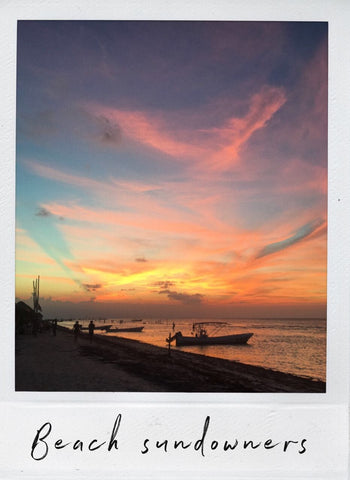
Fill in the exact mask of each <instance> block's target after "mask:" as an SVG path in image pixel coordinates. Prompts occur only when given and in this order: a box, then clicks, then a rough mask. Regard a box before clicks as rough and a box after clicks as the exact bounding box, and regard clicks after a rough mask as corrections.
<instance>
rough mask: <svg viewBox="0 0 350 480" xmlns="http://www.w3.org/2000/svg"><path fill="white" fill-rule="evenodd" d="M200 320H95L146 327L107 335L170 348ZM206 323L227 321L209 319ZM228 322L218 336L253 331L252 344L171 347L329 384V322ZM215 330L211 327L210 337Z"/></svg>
mask: <svg viewBox="0 0 350 480" xmlns="http://www.w3.org/2000/svg"><path fill="white" fill-rule="evenodd" d="M200 321H201V319H196V318H192V319H174V320H173V319H171V320H155V319H142V320H141V321H138V322H135V321H129V320H120V319H107V320H103V321H102V320H94V323H95V325H96V326H98V325H104V324H105V325H107V324H112V325H113V327H117V326H120V327H127V326H141V325H142V326H143V327H144V329H143V331H142V332H134V333H132V332H123V333H106V334H105V335H106V336H107V337H109V336H123V337H126V338H131V339H135V340H139V341H141V342H145V343H150V344H153V345H158V346H161V347H166V346H167V343H166V338H167V337H168V336H169V333H171V334H173V333H174V332H178V331H181V332H182V334H183V335H191V330H192V324H193V323H195V322H200ZM203 321H204V320H203ZM205 321H223V320H222V319H221V320H219V319H206V320H205ZM224 321H225V322H227V325H226V326H225V327H223V328H222V330H220V332H217V335H227V334H232V333H247V332H251V333H253V334H254V335H253V337H252V338H251V339H250V340H249V342H248V344H246V345H205V346H187V347H176V346H175V342H173V343H172V346H171V348H172V349H178V350H184V351H187V352H193V353H200V354H202V355H208V356H211V357H218V358H224V359H228V360H235V361H238V362H241V363H246V364H250V365H257V366H262V367H265V368H270V369H273V370H278V371H281V372H286V373H292V374H295V375H298V376H303V377H309V378H314V379H319V380H323V381H326V320H325V319H299V318H298V319H295V318H294V319H286V318H283V319H228V320H226V319H225V320H224ZM173 322H174V323H175V329H174V330H173ZM79 323H80V324H81V325H83V326H87V324H88V323H89V320H79ZM63 324H64V325H66V326H73V323H72V322H63ZM211 328H212V327H208V333H209V335H210V333H211ZM98 333H103V332H98Z"/></svg>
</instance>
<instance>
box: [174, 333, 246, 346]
mask: <svg viewBox="0 0 350 480" xmlns="http://www.w3.org/2000/svg"><path fill="white" fill-rule="evenodd" d="M252 336H253V334H252V333H239V334H236V335H223V336H221V337H204V336H201V337H184V336H183V335H182V334H181V333H180V334H179V333H178V334H176V346H177V347H184V346H187V345H243V344H245V343H247V342H248V340H249V339H250V338H251V337H252Z"/></svg>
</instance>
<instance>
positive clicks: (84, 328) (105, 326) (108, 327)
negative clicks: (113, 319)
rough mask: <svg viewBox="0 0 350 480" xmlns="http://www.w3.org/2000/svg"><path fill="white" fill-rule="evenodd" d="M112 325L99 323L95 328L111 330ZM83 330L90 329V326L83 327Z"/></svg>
mask: <svg viewBox="0 0 350 480" xmlns="http://www.w3.org/2000/svg"><path fill="white" fill-rule="evenodd" d="M111 327H112V324H111V325H98V326H97V327H95V328H94V330H105V331H106V332H109V331H110V329H111ZM81 330H89V327H88V326H84V327H81Z"/></svg>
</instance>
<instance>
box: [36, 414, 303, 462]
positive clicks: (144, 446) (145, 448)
mask: <svg viewBox="0 0 350 480" xmlns="http://www.w3.org/2000/svg"><path fill="white" fill-rule="evenodd" d="M121 423H122V414H120V413H119V414H118V415H117V417H116V419H115V421H114V424H113V428H112V431H111V434H110V436H109V437H108V438H107V439H105V440H102V439H97V438H92V439H88V440H86V439H74V440H69V441H66V440H63V439H62V438H53V427H52V424H51V422H45V423H44V424H43V425H42V426H41V427H40V428H39V429H38V430H37V433H36V435H35V437H34V440H33V443H32V446H31V457H32V458H33V459H34V460H37V461H40V460H44V459H45V458H46V457H47V456H48V454H49V452H50V451H52V450H54V451H57V450H62V449H71V450H73V451H76V452H84V451H85V452H89V453H93V452H95V451H96V450H99V449H101V448H104V449H105V450H106V452H115V451H116V450H118V448H119V443H118V438H117V437H118V432H119V429H120V427H121ZM209 426H210V416H209V415H208V416H207V417H206V418H205V421H204V424H203V429H202V433H201V434H200V436H199V438H196V439H194V440H188V439H187V440H180V439H175V440H174V439H167V438H162V439H154V438H153V439H152V438H145V439H144V440H142V441H141V443H140V446H139V447H136V448H138V452H139V453H141V454H142V455H146V454H149V453H152V451H155V450H158V451H162V452H164V453H168V452H170V451H175V450H176V451H178V452H180V451H186V450H188V449H189V450H190V449H193V450H194V451H197V452H198V453H199V454H200V455H201V456H203V457H205V456H206V454H208V453H210V452H211V451H215V450H222V451H224V452H231V451H234V450H235V449H244V450H250V451H255V450H257V449H259V450H265V451H269V450H272V449H275V448H278V449H279V450H280V451H281V452H282V453H284V452H287V450H288V451H289V450H292V449H293V451H294V452H295V453H297V454H300V455H302V454H304V453H305V452H306V451H307V450H306V442H307V439H306V438H303V439H301V440H296V439H288V440H286V439H283V440H278V441H276V440H273V439H271V438H267V439H263V440H251V439H249V440H248V439H241V440H239V439H237V438H235V437H234V436H232V437H230V439H227V440H224V441H223V440H220V441H218V440H215V439H214V438H213V437H212V436H211V438H210V435H208V432H209Z"/></svg>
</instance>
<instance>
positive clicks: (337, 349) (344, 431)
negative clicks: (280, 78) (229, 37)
mask: <svg viewBox="0 0 350 480" xmlns="http://www.w3.org/2000/svg"><path fill="white" fill-rule="evenodd" d="M0 13H1V15H0V17H1V20H0V25H1V30H0V39H1V50H0V51H1V60H2V61H1V65H2V73H1V80H0V81H1V100H2V101H1V109H0V115H1V117H0V127H1V147H2V148H1V156H2V158H1V169H2V170H1V173H2V175H1V180H0V212H1V219H2V234H1V240H0V241H1V251H2V261H1V269H0V298H1V305H2V312H3V319H2V339H1V350H0V352H1V353H0V359H1V361H2V362H1V365H2V368H1V373H2V375H1V376H2V382H1V387H0V401H1V409H0V426H2V425H6V426H7V427H8V431H10V432H11V431H12V433H10V435H9V437H10V439H9V440H8V442H7V440H6V439H5V432H4V429H3V428H2V429H1V433H0V447H1V449H2V450H3V452H2V453H0V473H2V472H1V469H2V468H4V472H5V473H6V475H8V476H9V478H17V476H21V478H31V476H33V478H34V477H35V478H40V477H41V476H43V477H44V476H45V475H47V474H48V472H51V473H52V468H53V467H54V468H57V470H55V472H56V471H57V473H55V475H56V476H57V478H80V477H79V475H80V476H82V478H90V477H91V478H92V477H93V475H94V474H96V472H97V471H98V472H99V476H100V477H102V478H110V477H111V478H112V477H113V475H116V474H117V473H120V475H119V476H121V478H148V477H152V478H163V476H164V474H166V475H167V476H168V477H169V478H178V476H179V475H181V476H182V477H183V478H187V477H188V478H197V476H198V477H201V478H209V477H210V478H212V475H213V474H214V473H215V475H216V476H217V477H219V478H226V477H227V478H232V476H231V477H230V476H229V475H234V478H327V479H328V478H329V479H332V480H333V479H338V478H339V479H344V480H345V479H346V478H348V475H349V473H350V471H349V460H348V453H346V452H347V451H348V450H349V378H350V369H349V364H350V328H349V323H350V322H349V312H350V288H349V286H350V283H349V272H350V268H349V263H350V252H349V245H350V241H349V239H350V180H349V179H350V162H349V146H350V142H349V133H348V132H349V131H350V125H349V123H350V122H349V112H350V108H349V107H350V88H349V86H350V51H349V48H348V47H347V46H348V45H350V31H349V28H348V24H349V21H350V7H349V4H348V3H347V2H346V1H343V0H325V1H319V0H309V1H308V2H305V1H301V0H276V1H272V2H270V1H267V0H266V1H258V0H255V1H254V0H243V1H241V0H221V1H199V0H197V1H186V0H174V1H170V0H169V1H164V0H163V1H162V0H153V1H152V2H147V1H146V0H144V1H143V0H136V1H129V2H126V1H120V0H116V1H114V2H110V1H108V0H105V1H101V2H98V6H96V5H93V3H92V2H86V1H84V0H70V1H68V0H61V1H60V2H56V1H43V2H41V1H35V0H32V1H24V0H23V1H16V0H15V1H13V2H11V3H9V2H8V3H6V4H5V5H1V6H0ZM40 19H42V20H53V19H56V20H69V19H71V20H141V19H142V20H233V21H234V20H246V21H248V20H255V21H262V20H269V21H324V22H328V27H329V37H328V38H329V49H328V52H329V117H328V121H329V138H328V159H329V160H328V162H329V164H328V290H327V391H326V393H325V394H268V393H266V394H247V393H244V394H243V393H242V394H236V393H235V394H226V393H225V394H224V393H223V394H219V395H218V394H212V393H203V394H202V393H195V394H192V393H186V394H185V393H162V394H159V393H147V394H145V393H86V392H76V393H74V392H69V393H68V392H40V393H38V392H15V390H14V351H15V345H14V328H13V322H14V304H15V302H14V299H15V294H14V291H15V280H14V268H15V267H14V265H15V132H16V108H15V107H16V29H17V21H18V20H40ZM96 409H98V411H99V412H100V414H99V415H97V414H96ZM81 411H84V415H85V417H82V416H81ZM121 411H123V412H125V413H124V415H123V416H124V418H125V417H127V418H131V420H130V424H131V425H134V430H133V431H131V432H129V437H130V438H126V440H125V442H126V444H129V443H130V441H131V438H135V437H136V436H137V432H139V431H140V432H142V434H143V428H144V425H145V424H146V425H148V424H149V423H150V420H149V419H150V418H152V419H153V420H152V421H153V422H155V421H156V420H155V419H158V420H157V422H158V423H157V428H159V429H160V430H161V429H162V426H164V429H167V431H169V429H170V428H171V425H170V424H171V423H172V422H177V423H176V424H174V425H173V427H172V428H173V429H174V430H176V431H187V433H188V432H191V429H192V430H193V431H195V433H196V434H197V437H198V432H199V431H201V429H202V427H203V425H202V424H203V421H202V420H203V418H206V416H207V415H208V414H205V413H204V412H206V411H207V412H211V414H210V418H211V421H212V422H214V419H216V422H217V424H218V425H220V426H221V429H224V427H225V424H226V425H229V426H231V424H232V417H237V415H238V416H240V418H242V419H245V420H246V422H248V423H249V418H250V417H251V418H255V420H256V430H254V431H255V432H256V434H257V435H258V436H259V432H260V434H261V435H263V431H264V426H265V427H266V422H265V423H264V422H262V421H260V422H259V415H261V416H262V417H264V418H265V416H267V417H266V418H269V419H270V420H271V418H272V420H271V422H272V423H271V424H269V429H270V430H275V429H276V432H277V433H278V434H280V432H282V431H283V430H287V431H288V430H289V429H290V428H291V425H290V421H291V418H292V417H293V418H294V417H295V418H294V420H293V422H294V426H296V427H298V428H302V425H303V429H304V431H307V432H309V435H310V438H311V437H313V438H314V442H315V443H314V450H315V451H314V452H312V453H311V454H310V461H309V463H308V462H305V461H304V460H303V462H302V465H301V468H299V469H298V466H297V463H298V462H297V461H296V462H294V461H293V459H291V458H290V457H287V456H286V457H284V460H283V461H282V463H281V461H280V460H278V459H277V460H276V468H275V467H273V466H272V467H271V465H266V468H261V465H262V464H261V463H260V464H259V465H260V469H259V468H258V464H257V463H256V462H257V460H255V458H256V457H254V455H253V456H250V457H249V458H248V457H247V458H246V459H245V460H244V458H243V457H244V455H243V457H239V459H240V460H239V462H238V466H237V465H235V464H234V463H233V464H232V465H230V464H229V463H227V462H226V463H225V461H224V460H223V461H222V463H221V464H220V463H218V460H217V459H214V460H210V459H208V458H206V459H205V460H204V461H203V462H202V464H201V463H200V462H199V461H198V452H193V454H192V455H187V456H186V455H184V456H183V458H182V461H184V464H185V465H183V466H182V468H178V466H176V463H175V464H172V465H171V466H169V465H168V464H167V462H168V461H169V458H170V457H171V455H169V456H168V457H166V458H165V457H164V456H163V457H161V456H160V458H158V457H159V455H156V456H155V457H154V459H156V460H157V461H158V462H159V467H157V468H154V466H152V464H151V463H150V462H147V461H145V463H144V468H143V467H138V468H140V470H138V468H135V467H136V466H137V465H136V466H135V464H134V463H135V462H134V461H133V460H132V459H131V455H128V453H126V455H125V457H124V462H121V463H119V464H116V467H115V464H114V463H113V461H111V462H109V463H108V462H107V463H105V458H104V457H103V456H102V455H100V456H99V457H98V461H99V462H100V463H98V465H97V469H95V468H93V467H91V465H90V467H89V468H90V470H88V471H87V470H86V469H85V470H84V467H83V466H82V465H83V464H82V465H80V463H79V462H78V463H77V465H78V467H75V462H76V459H75V458H76V457H74V455H68V454H67V456H66V457H65V460H66V461H67V464H66V465H65V466H64V467H63V465H62V463H60V464H58V463H56V460H54V459H53V460H52V461H51V460H49V461H48V462H46V463H45V464H44V465H43V464H42V463H41V462H35V461H34V462H33V460H32V459H31V458H30V455H29V457H28V455H27V452H28V445H29V444H28V442H29V440H30V439H32V437H33V434H35V428H34V427H35V425H37V427H36V428H39V426H40V425H41V424H42V423H44V422H45V419H46V418H47V417H50V416H51V417H52V418H55V419H56V422H60V421H61V422H63V423H64V424H65V422H66V424H65V425H66V426H65V427H64V428H68V427H67V426H68V424H69V419H71V422H74V421H77V430H78V428H79V427H78V425H80V427H81V428H82V429H83V431H85V429H86V428H87V427H86V425H85V424H84V418H86V415H87V416H88V417H89V419H90V421H91V425H92V426H93V425H95V426H96V428H97V430H98V426H99V424H100V422H102V423H103V422H105V423H106V424H107V423H108V424H109V423H110V422H111V421H112V423H113V421H114V418H115V415H116V413H117V414H118V413H120V412H121ZM178 411H181V419H180V420H179V418H178V414H177V412H178ZM25 412H27V413H25ZM28 412H30V416H31V418H32V419H33V422H31V421H29V423H30V424H31V423H33V425H32V428H31V430H30V432H29V431H28V432H27V433H26V432H24V437H25V438H26V439H27V443H25V444H23V445H22V446H20V447H19V449H18V450H16V451H13V449H15V447H14V445H15V434H14V433H13V431H16V430H19V428H21V429H24V430H25V427H26V425H25V423H23V421H24V419H26V418H27V415H28ZM198 412H201V415H198ZM271 412H274V415H275V416H272V417H271ZM199 417H200V418H199ZM262 417H261V418H262ZM133 418H134V419H135V418H137V421H134V420H132V419H133ZM335 418H336V419H337V422H335V421H334V419H335ZM41 419H42V420H41ZM193 419H196V421H194V420H193ZM200 419H202V420H200ZM273 419H275V421H276V422H279V425H278V427H277V426H276V425H274V424H273ZM34 420H35V421H34ZM305 421H306V425H305V423H303V422H305ZM151 423H152V422H151ZM192 423H193V424H192ZM248 423H247V424H248ZM20 425H21V427H20ZM91 425H90V426H91ZM319 425H321V426H322V425H323V427H324V429H323V430H324V431H322V428H318V427H319ZM28 428H29V427H28ZM247 428H248V427H247ZM181 429H182V430H181ZM186 429H187V430H186ZM259 429H260V430H259ZM248 430H249V432H250V434H251V435H252V432H253V430H252V429H251V425H250V426H249V428H248ZM240 431H241V432H242V435H243V433H244V428H243V426H242V425H240ZM267 434H268V433H267ZM6 435H7V434H6ZM140 435H141V433H140ZM224 436H225V432H223V438H224ZM317 437H319V438H317ZM6 438H7V437H6ZM266 438H267V437H266ZM327 438H328V440H327ZM329 439H333V440H332V441H333V443H330V441H329ZM29 443H30V442H29ZM344 444H345V446H346V448H345V449H344ZM1 449H0V450H1ZM316 450H317V451H318V453H317V454H316ZM16 452H17V453H16ZM18 452H19V453H18ZM320 452H321V454H323V456H322V455H321V456H320V455H319V453H320ZM138 453H139V454H140V451H139V452H138ZM174 455H175V454H174ZM196 455H197V456H196ZM18 456H19V458H18ZM22 456H26V457H25V459H24V458H23V459H22ZM325 456H328V458H325ZM27 457H28V458H27ZM139 457H140V458H135V460H136V462H141V463H140V465H142V462H143V461H144V460H145V457H144V456H142V454H141V456H140V455H139ZM175 457H176V455H175ZM185 457H186V458H185ZM331 457H332V458H331ZM96 458H97V457H96ZM171 458H173V457H171ZM320 458H321V459H323V460H322V461H321V465H318V467H317V468H316V466H315V465H316V463H317V462H319V461H320ZM125 459H126V460H125ZM271 459H272V456H271V458H269V457H266V462H268V463H271ZM2 460H3V461H2ZM22 460H23V462H22ZM201 460H203V459H201ZM296 460H299V458H298V459H296ZM220 461H221V460H220ZM259 461H261V460H259ZM16 462H19V463H18V465H19V466H17V464H16ZM21 462H22V463H21ZM128 462H129V463H128ZM133 462H134V463H133ZM245 462H246V463H245ZM247 462H248V463H247ZM283 462H284V463H283ZM336 462H338V464H339V465H341V468H338V467H336ZM191 463H193V465H195V468H196V470H193V468H191ZM1 465H4V466H5V467H2V466H1ZM67 465H68V467H69V465H71V466H72V470H69V468H68V467H67ZM121 465H122V466H121ZM220 465H225V467H222V468H221V467H220ZM119 467H120V468H121V470H120V471H119V470H118V468H119ZM129 467H130V468H129ZM67 468H68V470H67ZM115 468H116V469H115ZM269 468H270V469H269ZM21 470H22V473H20V472H21ZM294 470H295V473H294ZM198 472H199V473H198ZM208 472H209V473H210V475H211V476H210V475H208ZM315 472H316V473H315ZM332 472H333V473H332ZM68 474H69V475H71V476H69V477H68V476H67V475H68ZM197 474H198V475H197ZM331 474H332V475H333V476H331ZM186 475H187V476H186ZM313 475H315V476H313ZM328 475H330V476H328ZM50 476H51V477H52V474H50ZM55 478H56V477H55ZM113 478H115V477H113Z"/></svg>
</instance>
